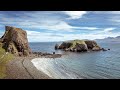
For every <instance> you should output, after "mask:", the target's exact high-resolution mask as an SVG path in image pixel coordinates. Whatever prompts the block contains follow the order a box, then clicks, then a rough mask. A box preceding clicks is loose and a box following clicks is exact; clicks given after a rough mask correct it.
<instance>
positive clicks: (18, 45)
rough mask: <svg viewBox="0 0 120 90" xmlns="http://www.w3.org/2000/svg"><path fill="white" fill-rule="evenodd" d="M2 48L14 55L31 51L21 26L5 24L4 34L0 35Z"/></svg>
mask: <svg viewBox="0 0 120 90" xmlns="http://www.w3.org/2000/svg"><path fill="white" fill-rule="evenodd" d="M1 42H2V43H3V48H4V49H5V50H6V51H8V52H11V53H13V54H15V55H19V54H22V55H26V56H28V55H29V54H30V53H31V49H30V47H29V44H28V39H27V33H26V31H24V30H22V29H21V28H15V27H11V26H5V34H4V35H3V36H2V37H1Z"/></svg>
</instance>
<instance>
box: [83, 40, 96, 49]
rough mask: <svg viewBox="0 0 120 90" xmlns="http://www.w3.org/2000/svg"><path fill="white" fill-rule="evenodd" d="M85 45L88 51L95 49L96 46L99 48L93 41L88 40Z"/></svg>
mask: <svg viewBox="0 0 120 90" xmlns="http://www.w3.org/2000/svg"><path fill="white" fill-rule="evenodd" d="M85 43H86V44H87V47H88V49H93V48H94V47H95V46H97V43H96V42H95V41H92V40H86V41H85Z"/></svg>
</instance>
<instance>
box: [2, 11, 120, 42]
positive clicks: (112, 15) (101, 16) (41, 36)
mask: <svg viewBox="0 0 120 90" xmlns="http://www.w3.org/2000/svg"><path fill="white" fill-rule="evenodd" d="M6 25H8V26H14V27H18V28H22V29H23V30H26V31H27V37H28V40H29V42H48V41H49V42H52V41H64V40H73V39H91V40H93V39H103V38H106V37H116V36H120V11H0V36H2V35H3V34H4V31H5V26H6Z"/></svg>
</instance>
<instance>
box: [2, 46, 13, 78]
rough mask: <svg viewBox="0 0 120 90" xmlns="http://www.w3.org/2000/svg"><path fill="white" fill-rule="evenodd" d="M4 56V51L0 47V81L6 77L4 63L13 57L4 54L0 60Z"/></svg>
mask: <svg viewBox="0 0 120 90" xmlns="http://www.w3.org/2000/svg"><path fill="white" fill-rule="evenodd" d="M4 54H5V50H4V49H3V48H1V47H0V79H2V78H4V77H5V76H6V74H5V73H6V63H7V62H8V61H10V60H12V59H13V55H12V54H10V53H8V54H5V56H4V57H3V58H1V57H2V56H3V55H4Z"/></svg>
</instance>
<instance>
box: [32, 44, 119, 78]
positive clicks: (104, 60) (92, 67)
mask: <svg viewBox="0 0 120 90" xmlns="http://www.w3.org/2000/svg"><path fill="white" fill-rule="evenodd" d="M98 43H99V42H98ZM55 44H56V43H49V42H47V43H30V47H31V48H32V50H33V51H41V52H50V53H52V52H53V51H55V50H54V46H55ZM99 45H100V46H101V47H104V48H107V49H108V48H110V49H111V50H110V51H98V52H87V53H72V52H64V51H60V50H59V51H55V52H56V53H62V54H64V55H63V56H62V57H61V58H58V59H45V58H43V59H40V58H38V59H34V60H33V61H32V62H33V64H34V65H35V66H36V68H37V69H39V70H42V71H43V72H45V73H46V74H48V75H49V76H50V77H53V78H66V79H67V78H70V79H77V78H88V79H120V43H117V42H114V43H113V42H109V43H106V42H100V43H99Z"/></svg>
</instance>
